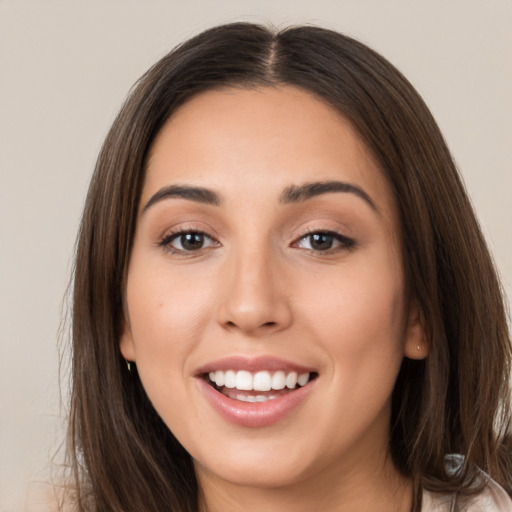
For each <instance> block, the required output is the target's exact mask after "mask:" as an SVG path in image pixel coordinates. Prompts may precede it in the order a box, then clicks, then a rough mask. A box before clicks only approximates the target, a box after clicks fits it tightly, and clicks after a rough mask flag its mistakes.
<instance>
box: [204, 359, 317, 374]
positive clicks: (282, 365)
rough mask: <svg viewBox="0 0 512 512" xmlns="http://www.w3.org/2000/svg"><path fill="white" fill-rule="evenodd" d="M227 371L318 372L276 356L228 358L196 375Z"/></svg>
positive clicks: (214, 363) (217, 361)
mask: <svg viewBox="0 0 512 512" xmlns="http://www.w3.org/2000/svg"><path fill="white" fill-rule="evenodd" d="M227 370H235V371H240V370H245V371H248V372H251V373H253V372H258V371H270V372H272V371H274V372H277V371H284V372H297V373H299V374H302V373H311V372H315V371H316V370H315V369H314V368H311V367H307V366H304V365H302V364H297V363H294V362H291V361H286V360H284V359H281V358H278V357H274V356H258V357H245V356H228V357H223V358H221V359H217V360H216V361H212V362H210V363H207V364H205V365H204V366H201V367H200V368H198V370H197V372H196V375H197V376H201V375H204V374H205V373H210V372H215V371H227Z"/></svg>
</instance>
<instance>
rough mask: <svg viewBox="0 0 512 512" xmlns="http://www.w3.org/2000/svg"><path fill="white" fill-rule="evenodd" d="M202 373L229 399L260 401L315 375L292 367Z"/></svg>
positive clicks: (264, 400)
mask: <svg viewBox="0 0 512 512" xmlns="http://www.w3.org/2000/svg"><path fill="white" fill-rule="evenodd" d="M203 377H204V379H205V380H206V382H207V383H208V384H210V386H212V387H213V388H214V389H215V390H216V391H218V392H219V393H222V394H223V395H224V396H227V397H228V398H231V399H232V400H238V401H241V402H250V403H257V402H259V403H261V402H267V401H269V400H275V399H276V398H280V397H282V396H284V395H287V394H289V393H292V392H293V391H294V390H297V389H300V388H302V387H304V386H306V385H307V384H308V383H309V382H311V381H312V380H314V379H316V378H317V377H318V374H317V373H316V372H305V373H298V372H294V371H290V372H285V371H276V372H269V371H259V372H249V371H246V370H239V371H236V370H227V371H221V370H218V371H215V372H209V373H206V374H204V376H203Z"/></svg>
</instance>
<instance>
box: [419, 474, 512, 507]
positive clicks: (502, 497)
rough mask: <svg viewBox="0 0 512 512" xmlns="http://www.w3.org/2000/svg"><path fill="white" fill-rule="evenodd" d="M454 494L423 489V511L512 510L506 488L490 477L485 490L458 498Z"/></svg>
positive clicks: (511, 501)
mask: <svg viewBox="0 0 512 512" xmlns="http://www.w3.org/2000/svg"><path fill="white" fill-rule="evenodd" d="M457 507H458V508H455V496H454V495H452V494H438V493H433V492H430V491H423V505H422V507H421V510H422V512H452V511H458V510H460V511H461V512H512V500H511V499H510V497H509V495H508V494H507V493H506V492H505V490H504V489H503V488H502V487H501V486H500V485H498V484H497V483H496V482H495V481H494V480H491V479H489V482H488V484H487V486H486V487H485V488H484V490H483V491H482V492H481V493H479V494H476V495H474V496H468V497H462V496H459V497H458V499H457Z"/></svg>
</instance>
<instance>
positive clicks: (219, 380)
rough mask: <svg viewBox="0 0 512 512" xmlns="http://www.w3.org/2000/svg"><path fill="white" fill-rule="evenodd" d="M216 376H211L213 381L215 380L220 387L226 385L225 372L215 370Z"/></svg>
mask: <svg viewBox="0 0 512 512" xmlns="http://www.w3.org/2000/svg"><path fill="white" fill-rule="evenodd" d="M214 375H215V378H213V379H212V378H211V377H210V380H213V382H215V384H217V386H219V387H222V386H224V372H219V371H217V372H215V374H214Z"/></svg>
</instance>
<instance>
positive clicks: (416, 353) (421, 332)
mask: <svg viewBox="0 0 512 512" xmlns="http://www.w3.org/2000/svg"><path fill="white" fill-rule="evenodd" d="M428 352H429V347H428V343H427V339H426V336H425V329H424V327H423V320H422V318H421V315H420V313H419V310H418V306H417V304H416V301H412V302H411V305H410V307H409V318H408V319H407V329H406V333H405V344H404V356H405V357H408V358H409V359H416V360H420V359H425V358H426V357H427V356H428Z"/></svg>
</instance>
